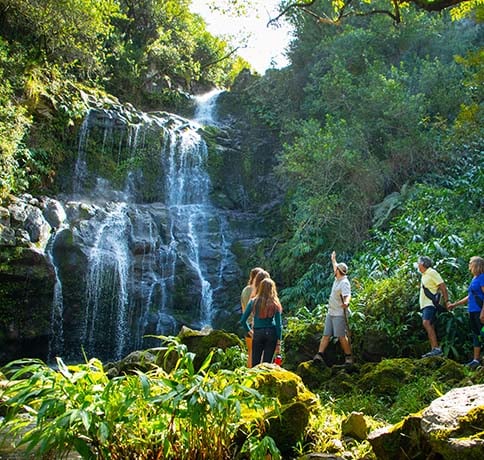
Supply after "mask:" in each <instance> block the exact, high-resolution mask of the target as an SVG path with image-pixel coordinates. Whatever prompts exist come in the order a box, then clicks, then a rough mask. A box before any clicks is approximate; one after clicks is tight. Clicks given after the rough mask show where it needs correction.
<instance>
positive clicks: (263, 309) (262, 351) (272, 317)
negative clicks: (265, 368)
mask: <svg viewBox="0 0 484 460" xmlns="http://www.w3.org/2000/svg"><path fill="white" fill-rule="evenodd" d="M252 313H253V315H254V321H253V324H250V323H249V322H248V319H249V317H250V315H251V314H252ZM240 322H241V323H242V325H243V326H244V327H245V329H246V330H247V332H248V335H249V336H251V337H252V363H251V364H252V366H251V367H253V366H256V365H257V364H260V363H261V362H265V363H270V362H272V359H273V357H274V353H280V351H281V339H282V305H281V302H280V301H279V296H278V295H277V289H276V283H274V281H273V280H272V279H270V278H265V279H262V280H261V281H260V284H259V286H258V288H257V291H256V293H255V297H253V298H252V299H251V300H250V301H249V303H248V304H247V308H246V309H245V311H244V313H243V315H242V318H241V320H240Z"/></svg>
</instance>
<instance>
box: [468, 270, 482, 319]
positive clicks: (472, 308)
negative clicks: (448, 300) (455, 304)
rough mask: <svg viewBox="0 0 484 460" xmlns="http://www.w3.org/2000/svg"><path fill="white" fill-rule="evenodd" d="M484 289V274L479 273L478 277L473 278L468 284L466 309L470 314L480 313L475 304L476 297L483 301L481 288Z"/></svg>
mask: <svg viewBox="0 0 484 460" xmlns="http://www.w3.org/2000/svg"><path fill="white" fill-rule="evenodd" d="M483 287H484V273H481V274H480V275H479V276H475V277H474V278H472V281H471V284H469V289H468V291H467V292H468V294H469V299H468V300H467V308H468V311H469V313H472V312H480V311H481V309H480V307H479V305H478V304H477V302H476V296H477V297H479V298H480V299H481V300H483V299H484V292H482V288H483Z"/></svg>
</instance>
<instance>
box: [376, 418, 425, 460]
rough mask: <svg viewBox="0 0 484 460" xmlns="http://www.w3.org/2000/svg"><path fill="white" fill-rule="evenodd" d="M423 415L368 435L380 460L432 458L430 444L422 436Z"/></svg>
mask: <svg viewBox="0 0 484 460" xmlns="http://www.w3.org/2000/svg"><path fill="white" fill-rule="evenodd" d="M421 420H422V416H421V414H413V415H409V416H408V417H405V418H404V419H403V420H402V421H401V422H400V423H397V424H396V425H393V426H388V427H384V428H380V429H378V430H375V431H372V432H371V433H370V434H369V435H368V441H369V442H370V444H371V447H372V448H373V452H374V453H375V455H376V458H377V459H378V460H408V459H409V458H413V459H425V458H430V457H428V455H429V454H430V452H431V447H430V444H429V442H428V441H427V440H426V439H425V437H424V436H423V435H422V430H421V427H420V424H421Z"/></svg>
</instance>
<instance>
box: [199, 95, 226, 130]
mask: <svg viewBox="0 0 484 460" xmlns="http://www.w3.org/2000/svg"><path fill="white" fill-rule="evenodd" d="M221 93H222V90H220V89H214V90H212V91H210V92H208V93H205V94H200V95H198V96H195V97H194V99H195V102H196V109H195V117H194V120H195V121H196V122H197V123H199V124H201V125H217V123H218V122H217V120H216V117H215V108H216V105H217V99H218V97H219V96H220V94H221Z"/></svg>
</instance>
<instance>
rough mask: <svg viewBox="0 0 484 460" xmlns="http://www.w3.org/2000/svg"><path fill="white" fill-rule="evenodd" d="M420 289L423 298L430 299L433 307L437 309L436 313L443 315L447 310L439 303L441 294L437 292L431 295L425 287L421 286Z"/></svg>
mask: <svg viewBox="0 0 484 460" xmlns="http://www.w3.org/2000/svg"><path fill="white" fill-rule="evenodd" d="M422 289H423V291H424V294H425V297H427V298H428V299H430V300H431V301H432V304H433V306H434V307H435V308H436V309H437V313H444V312H446V311H447V308H445V307H444V306H443V305H442V304H441V303H440V298H441V296H442V295H441V293H440V292H439V291H437V292H436V293H435V294H433V293H432V292H431V291H430V289H428V288H427V287H425V286H424V285H423V284H422Z"/></svg>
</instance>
